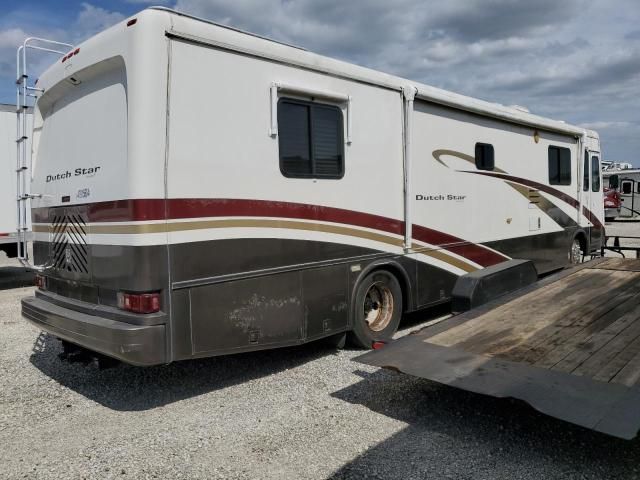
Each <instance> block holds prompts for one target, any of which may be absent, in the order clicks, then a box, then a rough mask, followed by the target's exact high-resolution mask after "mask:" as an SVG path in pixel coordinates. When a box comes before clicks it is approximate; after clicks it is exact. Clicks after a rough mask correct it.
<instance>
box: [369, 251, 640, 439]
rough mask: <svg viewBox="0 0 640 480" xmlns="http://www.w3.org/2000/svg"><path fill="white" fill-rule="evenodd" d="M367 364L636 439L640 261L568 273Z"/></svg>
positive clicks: (372, 356) (612, 261)
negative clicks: (509, 400)
mask: <svg viewBox="0 0 640 480" xmlns="http://www.w3.org/2000/svg"><path fill="white" fill-rule="evenodd" d="M358 361H361V362H363V363H367V364H370V365H376V366H380V367H386V368H391V369H395V370H399V371H401V372H404V373H407V374H411V375H414V376H418V377H423V378H427V379H429V380H433V381H437V382H440V383H444V384H447V385H451V386H455V387H458V388H462V389H465V390H470V391H473V392H477V393H483V394H487V395H492V396H496V397H513V398H518V399H521V400H524V401H525V402H527V403H529V404H530V405H531V406H533V407H534V408H536V409H537V410H539V411H541V412H543V413H546V414H548V415H551V416H553V417H556V418H560V419H563V420H566V421H569V422H572V423H575V424H578V425H582V426H584V427H587V428H591V429H594V430H597V431H601V432H603V433H607V434H610V435H614V436H618V437H621V438H627V439H631V438H633V437H635V436H636V433H637V432H638V429H639V428H640V260H637V259H617V258H605V259H599V260H595V261H592V262H589V263H585V264H582V265H580V266H578V267H575V268H572V269H569V270H565V271H563V272H561V273H559V274H556V275H553V276H551V277H548V278H546V279H543V280H541V281H539V282H537V283H535V284H534V285H532V286H530V287H527V288H525V289H522V290H520V291H518V292H514V293H513V294H509V295H506V296H504V297H502V298H500V299H498V300H496V301H493V302H490V303H489V304H487V305H484V306H482V307H480V308H477V309H474V310H471V311H469V312H466V313H464V314H462V315H458V316H454V317H451V318H449V319H447V320H445V321H444V322H441V323H439V324H437V325H434V326H432V327H427V328H425V329H423V330H421V331H419V332H417V333H415V334H412V335H409V336H407V337H405V338H402V339H400V340H398V341H396V342H392V343H391V344H389V345H387V346H385V347H384V348H382V349H381V350H377V351H373V352H369V353H367V354H365V355H363V356H361V357H359V358H358Z"/></svg>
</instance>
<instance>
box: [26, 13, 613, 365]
mask: <svg viewBox="0 0 640 480" xmlns="http://www.w3.org/2000/svg"><path fill="white" fill-rule="evenodd" d="M39 86H40V88H42V89H43V90H44V93H43V94H42V95H41V96H40V97H39V98H38V101H37V104H36V108H35V120H34V121H35V128H34V147H33V152H34V162H33V172H32V175H33V182H32V190H33V192H36V193H38V194H42V197H40V198H37V199H34V201H33V209H32V216H33V225H34V227H33V228H34V232H35V235H36V238H35V242H34V261H35V263H36V264H38V265H40V266H41V270H42V271H41V276H40V277H39V285H40V288H39V289H38V290H37V292H36V295H35V296H34V297H31V298H27V299H25V300H24V301H23V304H22V305H23V314H24V316H25V317H26V318H28V319H29V320H31V321H32V322H34V323H35V324H36V325H38V326H39V327H40V328H42V329H44V330H46V331H48V332H50V333H51V334H53V335H55V336H57V337H60V338H61V339H63V340H66V341H68V342H71V343H73V344H77V345H80V346H83V347H87V348H88V349H91V350H94V351H97V352H101V353H104V354H106V355H109V356H112V357H115V358H119V359H121V360H124V361H126V362H129V363H132V364H136V365H153V364H160V363H166V362H171V361H174V360H181V359H187V358H194V357H205V356H211V355H220V354H228V353H234V352H243V351H249V350H257V349H265V348H272V347H280V346H285V345H293V344H300V343H304V342H308V341H311V340H315V339H319V338H323V337H329V336H336V335H343V334H344V333H345V332H350V335H351V337H352V339H353V340H354V341H355V342H356V343H357V344H359V345H361V346H363V347H370V346H371V345H372V343H373V342H376V341H378V340H383V339H386V338H388V337H390V336H391V335H392V334H393V332H394V331H395V330H396V328H397V326H398V323H399V321H400V317H401V314H402V312H407V311H413V310H416V309H419V308H422V307H426V306H429V305H434V304H437V303H441V302H446V301H448V300H449V299H450V297H451V291H452V288H453V286H454V285H455V283H456V281H457V280H458V278H460V277H461V276H464V275H466V274H468V273H469V272H475V271H478V270H480V269H483V268H485V267H489V266H492V265H496V264H498V263H501V262H503V261H505V260H508V259H510V258H512V257H515V258H526V259H531V260H532V261H533V262H534V263H535V266H536V268H537V270H538V272H540V273H542V272H547V271H551V270H554V269H558V268H562V267H564V266H566V265H567V264H568V263H570V262H572V261H577V260H578V258H579V257H580V256H581V255H582V254H586V253H589V252H592V251H596V250H598V249H599V248H600V245H601V242H602V240H603V220H604V210H603V199H602V198H603V197H602V188H601V173H600V170H601V169H600V164H599V161H600V145H599V139H598V135H597V134H596V133H595V132H591V131H585V130H584V129H582V128H579V127H575V126H571V125H568V124H566V123H564V122H560V121H554V120H550V119H546V118H542V117H539V116H536V115H532V114H530V113H527V112H524V111H522V109H517V108H509V107H504V106H501V105H497V104H493V103H487V102H483V101H480V100H475V99H472V98H468V97H464V96H461V95H457V94H454V93H450V92H446V91H443V90H440V89H436V88H433V87H429V86H426V85H422V84H419V83H416V82H411V81H409V80H405V79H402V78H398V77H394V76H390V75H387V74H384V73H380V72H376V71H373V70H369V69H366V68H362V67H358V66H355V65H350V64H347V63H344V62H340V61H337V60H332V59H329V58H326V57H322V56H320V55H316V54H313V53H310V52H307V51H305V50H304V49H301V48H297V47H293V46H289V45H285V44H282V43H278V42H275V41H272V40H269V39H265V38H261V37H258V36H256V35H252V34H248V33H245V32H241V31H238V30H236V29H233V28H229V27H225V26H221V25H217V24H215V23H212V22H207V21H204V20H201V19H197V18H193V17H189V16H187V15H184V14H180V13H177V12H173V11H170V10H167V9H163V8H151V9H147V10H144V11H143V12H141V13H139V14H138V15H136V16H135V17H131V18H129V19H127V20H125V21H123V22H121V23H119V24H117V25H115V26H114V27H112V28H110V29H108V30H106V31H104V32H102V33H100V34H98V35H96V36H95V37H93V38H91V39H89V40H87V41H86V42H85V43H83V44H81V45H79V46H78V47H76V48H75V49H73V50H71V51H70V52H69V53H68V54H67V55H65V56H63V57H62V58H61V59H60V61H58V62H57V63H56V64H55V65H53V66H51V68H49V69H48V70H47V71H46V72H45V73H44V74H43V75H41V77H40V80H39ZM583 158H584V162H583V160H582V159H583Z"/></svg>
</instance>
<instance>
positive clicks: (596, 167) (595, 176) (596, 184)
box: [591, 155, 600, 192]
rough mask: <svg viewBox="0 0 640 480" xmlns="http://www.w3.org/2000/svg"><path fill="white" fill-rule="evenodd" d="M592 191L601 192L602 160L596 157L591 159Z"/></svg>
mask: <svg viewBox="0 0 640 480" xmlns="http://www.w3.org/2000/svg"><path fill="white" fill-rule="evenodd" d="M591 191H592V192H599V191H600V159H599V158H598V157H597V156H595V155H594V156H593V157H591Z"/></svg>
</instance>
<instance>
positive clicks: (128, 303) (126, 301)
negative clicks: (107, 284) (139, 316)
mask: <svg viewBox="0 0 640 480" xmlns="http://www.w3.org/2000/svg"><path fill="white" fill-rule="evenodd" d="M118 308H120V309H122V310H127V311H128V312H133V313H155V312H158V311H160V293H159V292H152V293H126V292H118Z"/></svg>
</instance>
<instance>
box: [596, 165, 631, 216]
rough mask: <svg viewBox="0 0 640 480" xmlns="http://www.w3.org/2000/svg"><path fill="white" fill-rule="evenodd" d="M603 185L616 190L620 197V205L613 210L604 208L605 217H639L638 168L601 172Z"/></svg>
mask: <svg viewBox="0 0 640 480" xmlns="http://www.w3.org/2000/svg"><path fill="white" fill-rule="evenodd" d="M602 176H603V180H604V186H605V187H606V188H608V189H609V190H610V191H616V192H617V193H618V194H619V197H620V206H619V208H618V209H615V210H606V212H605V213H606V218H607V219H609V218H611V219H614V218H621V219H624V218H627V219H631V218H637V217H640V169H637V168H623V169H610V170H605V171H603V173H602Z"/></svg>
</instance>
